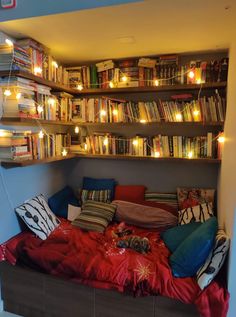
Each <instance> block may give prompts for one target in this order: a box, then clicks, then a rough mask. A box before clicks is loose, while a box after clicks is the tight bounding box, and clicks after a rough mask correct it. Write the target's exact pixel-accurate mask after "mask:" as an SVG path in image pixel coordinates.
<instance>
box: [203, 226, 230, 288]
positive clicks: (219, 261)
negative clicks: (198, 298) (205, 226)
mask: <svg viewBox="0 0 236 317" xmlns="http://www.w3.org/2000/svg"><path fill="white" fill-rule="evenodd" d="M229 245H230V239H229V237H228V236H227V235H226V234H225V232H224V230H222V229H219V230H218V232H217V234H216V238H215V244H214V247H213V250H212V252H211V254H210V255H209V256H208V258H207V260H206V262H205V263H204V265H203V266H202V267H201V268H200V269H199V271H198V272H197V282H198V285H199V286H200V288H201V289H204V288H205V287H206V286H207V285H209V284H210V283H211V281H212V280H213V279H214V277H215V276H216V275H217V274H218V272H219V270H220V269H221V267H222V265H223V264H224V261H225V258H226V255H227V252H228V250H229Z"/></svg>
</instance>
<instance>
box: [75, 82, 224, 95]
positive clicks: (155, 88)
mask: <svg viewBox="0 0 236 317" xmlns="http://www.w3.org/2000/svg"><path fill="white" fill-rule="evenodd" d="M226 86H227V82H216V83H205V84H201V85H199V84H188V85H187V84H185V85H181V84H180V85H163V86H148V87H126V88H103V89H102V88H90V89H83V90H82V91H80V92H79V95H107V94H108V95H109V94H110V95H111V94H119V93H141V92H161V91H177V90H198V89H200V88H201V89H215V88H225V87H226Z"/></svg>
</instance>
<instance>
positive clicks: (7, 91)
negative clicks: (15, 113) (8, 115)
mask: <svg viewBox="0 0 236 317" xmlns="http://www.w3.org/2000/svg"><path fill="white" fill-rule="evenodd" d="M3 94H4V96H6V97H9V96H11V91H10V89H5V90H4V93H3Z"/></svg>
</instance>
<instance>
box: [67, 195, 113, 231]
mask: <svg viewBox="0 0 236 317" xmlns="http://www.w3.org/2000/svg"><path fill="white" fill-rule="evenodd" d="M115 211H116V206H115V205H113V204H106V203H103V202H98V201H92V200H88V201H86V202H85V203H84V204H83V206H82V211H81V214H80V215H79V216H78V218H77V219H75V220H74V221H73V222H72V224H73V225H75V226H78V227H80V228H81V229H84V230H87V231H98V232H103V231H104V230H105V229H106V227H107V226H108V224H109V222H111V221H112V218H113V216H114V214H115Z"/></svg>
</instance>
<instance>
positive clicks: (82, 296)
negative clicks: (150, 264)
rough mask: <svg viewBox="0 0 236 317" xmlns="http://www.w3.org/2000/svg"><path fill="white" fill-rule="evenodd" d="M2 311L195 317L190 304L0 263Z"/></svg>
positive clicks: (60, 316) (40, 316) (34, 316)
mask: <svg viewBox="0 0 236 317" xmlns="http://www.w3.org/2000/svg"><path fill="white" fill-rule="evenodd" d="M0 276H1V291H2V299H3V301H4V310H5V311H9V312H12V313H15V314H18V315H21V316H24V317H197V316H199V314H198V313H197V311H196V308H195V307H194V306H193V305H186V304H183V303H181V302H180V301H177V300H173V299H170V298H167V297H162V296H147V297H138V298H133V297H132V296H127V295H123V294H120V293H118V292H115V291H109V290H101V289H95V288H92V287H88V286H84V285H80V284H76V283H73V282H69V281H66V280H63V279H59V278H56V277H53V276H50V275H47V274H43V273H39V272H36V271H33V270H29V269H25V268H21V267H18V266H12V265H10V264H8V263H7V262H2V263H1V264H0Z"/></svg>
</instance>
